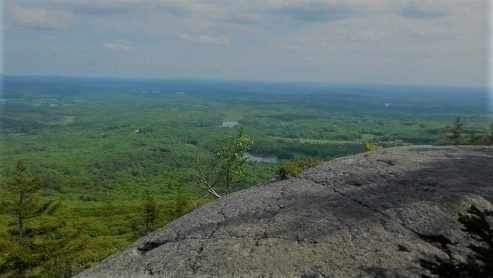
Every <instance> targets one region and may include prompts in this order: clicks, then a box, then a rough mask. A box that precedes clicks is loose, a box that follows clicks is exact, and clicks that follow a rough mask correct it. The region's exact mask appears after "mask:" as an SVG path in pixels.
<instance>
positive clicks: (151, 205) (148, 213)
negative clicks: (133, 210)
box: [142, 191, 158, 234]
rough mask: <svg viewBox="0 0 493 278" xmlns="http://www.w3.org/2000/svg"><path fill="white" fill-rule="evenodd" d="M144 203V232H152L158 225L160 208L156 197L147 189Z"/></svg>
mask: <svg viewBox="0 0 493 278" xmlns="http://www.w3.org/2000/svg"><path fill="white" fill-rule="evenodd" d="M144 198H145V200H144V204H143V205H142V218H143V220H144V221H143V222H144V233H145V234H148V233H150V232H152V231H153V230H154V229H155V227H156V221H157V216H158V208H157V205H156V202H155V201H154V197H152V195H151V194H150V193H149V192H147V191H146V193H145V197H144Z"/></svg>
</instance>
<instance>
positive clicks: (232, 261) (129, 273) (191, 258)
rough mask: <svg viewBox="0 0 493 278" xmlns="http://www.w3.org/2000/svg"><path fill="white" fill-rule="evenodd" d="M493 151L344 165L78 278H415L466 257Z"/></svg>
mask: <svg viewBox="0 0 493 278" xmlns="http://www.w3.org/2000/svg"><path fill="white" fill-rule="evenodd" d="M492 169H493V147H432V146H412V147H400V148H392V149H382V150H378V151H375V152H369V153H362V154H358V155H354V156H349V157H344V158H339V159H336V160H333V161H330V162H327V163H325V164H323V165H321V166H318V167H315V168H312V169H309V170H308V171H306V172H304V173H303V174H302V175H301V176H299V177H297V178H293V179H291V180H287V181H279V182H274V183H269V184H264V185H260V186H256V187H253V188H250V189H248V190H244V191H240V192H237V193H233V194H231V195H229V196H226V197H224V198H222V199H220V200H218V201H216V202H213V203H210V204H207V205H205V206H203V207H201V208H199V209H197V210H195V211H193V212H191V213H189V214H187V215H185V216H183V217H181V218H179V219H177V220H175V221H174V222H172V223H170V224H169V225H167V226H165V227H163V228H162V229H160V230H158V231H156V232H154V233H152V234H150V235H148V236H146V237H144V238H141V239H140V240H138V241H137V242H135V243H134V244H132V245H131V246H129V247H128V248H127V249H125V250H124V251H123V252H121V253H119V254H116V255H114V256H112V257H110V258H107V259H106V260H104V261H103V262H101V263H100V264H99V265H97V266H96V267H94V268H92V269H89V270H87V271H85V272H83V273H81V274H80V275H79V276H78V277H151V276H152V277H161V276H162V277H164V276H167V277H168V276H173V277H190V276H224V277H253V276H255V277H258V276H261V275H263V276H267V277H271V276H273V277H291V276H297V277H300V276H301V277H359V276H362V277H368V276H371V277H374V276H378V277H394V276H400V277H413V276H419V275H420V274H421V273H422V272H423V270H422V269H421V268H420V267H419V264H418V260H419V259H420V258H423V257H427V256H433V255H434V254H437V255H440V254H441V255H444V254H443V253H442V251H440V249H438V248H437V247H436V246H434V245H433V244H431V243H429V242H428V241H426V240H425V237H426V236H427V235H438V234H441V235H445V236H446V237H448V238H449V239H450V240H451V241H452V242H454V243H456V244H455V245H454V249H455V250H456V251H457V252H458V253H459V254H461V253H465V252H467V247H466V246H467V242H466V238H467V235H466V234H465V233H464V232H463V231H461V226H460V224H459V223H458V222H457V221H456V220H457V216H458V213H459V212H465V210H466V209H467V208H468V207H469V206H470V205H471V204H475V205H476V206H478V207H479V208H490V209H491V203H490V202H493V171H492Z"/></svg>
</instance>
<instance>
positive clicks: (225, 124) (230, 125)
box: [220, 122, 240, 128]
mask: <svg viewBox="0 0 493 278" xmlns="http://www.w3.org/2000/svg"><path fill="white" fill-rule="evenodd" d="M238 126H240V124H239V123H238V122H223V123H222V125H221V126H220V127H222V128H235V127H238Z"/></svg>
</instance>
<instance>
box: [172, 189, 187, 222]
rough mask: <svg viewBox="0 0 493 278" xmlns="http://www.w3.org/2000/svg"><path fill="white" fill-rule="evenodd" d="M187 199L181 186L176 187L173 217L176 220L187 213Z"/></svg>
mask: <svg viewBox="0 0 493 278" xmlns="http://www.w3.org/2000/svg"><path fill="white" fill-rule="evenodd" d="M188 201H189V200H188V197H187V196H186V195H185V194H184V192H183V188H182V186H181V185H180V186H177V187H176V193H175V202H174V207H173V217H174V218H178V217H180V216H182V215H184V214H185V213H187V212H188Z"/></svg>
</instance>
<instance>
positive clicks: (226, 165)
mask: <svg viewBox="0 0 493 278" xmlns="http://www.w3.org/2000/svg"><path fill="white" fill-rule="evenodd" d="M237 131H238V132H237V133H236V134H226V135H225V137H226V139H225V140H224V141H223V143H222V145H221V148H220V150H219V152H218V153H217V154H216V156H217V159H218V161H219V167H220V169H221V171H220V174H222V175H223V181H224V186H225V189H226V193H229V191H230V189H231V182H232V181H233V178H235V177H237V176H242V175H243V165H244V164H245V162H246V161H247V160H248V159H247V157H246V156H245V153H246V152H247V150H248V148H249V147H250V145H251V144H252V140H251V139H250V137H248V136H246V135H245V131H244V129H243V128H242V127H240V128H238V129H237Z"/></svg>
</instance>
